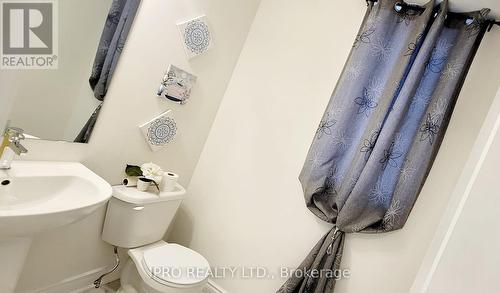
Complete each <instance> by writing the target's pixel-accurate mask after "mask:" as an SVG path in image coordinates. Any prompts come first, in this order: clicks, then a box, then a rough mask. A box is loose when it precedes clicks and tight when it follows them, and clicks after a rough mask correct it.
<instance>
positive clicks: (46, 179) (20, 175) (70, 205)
mask: <svg viewBox="0 0 500 293" xmlns="http://www.w3.org/2000/svg"><path fill="white" fill-rule="evenodd" d="M2 181H3V183H4V184H7V183H8V182H10V183H9V184H8V185H0V238H4V237H13V236H27V235H32V234H36V233H39V232H42V231H45V230H49V229H52V228H56V227H59V226H63V225H67V224H70V223H72V222H75V221H77V220H80V219H82V218H84V217H86V216H87V215H89V214H91V213H92V212H94V211H95V210H96V209H97V208H99V207H100V206H101V205H103V204H105V203H106V202H107V201H108V200H109V198H110V197H111V193H112V189H111V186H110V185H109V184H108V183H107V182H106V181H104V180H103V179H102V178H100V177H99V176H97V175H96V174H94V173H93V172H92V171H90V170H89V169H87V168H86V167H85V166H83V165H82V164H80V163H66V162H13V163H12V168H11V169H10V170H8V171H6V172H5V171H0V183H1V182H2Z"/></svg>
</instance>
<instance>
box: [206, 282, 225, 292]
mask: <svg viewBox="0 0 500 293" xmlns="http://www.w3.org/2000/svg"><path fill="white" fill-rule="evenodd" d="M202 293H228V292H227V291H226V290H224V289H222V287H221V286H219V285H218V284H217V283H215V281H214V280H211V279H210V280H208V286H207V288H206V289H203V291H202Z"/></svg>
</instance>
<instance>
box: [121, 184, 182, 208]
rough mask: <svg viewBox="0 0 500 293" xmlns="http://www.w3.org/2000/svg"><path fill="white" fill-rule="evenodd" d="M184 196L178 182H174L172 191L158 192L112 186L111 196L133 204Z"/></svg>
mask: <svg viewBox="0 0 500 293" xmlns="http://www.w3.org/2000/svg"><path fill="white" fill-rule="evenodd" d="M185 196H186V190H185V189H184V187H182V186H181V185H180V184H179V183H177V184H176V186H175V189H174V190H173V191H168V192H166V191H162V192H160V194H158V193H155V192H144V191H139V190H137V188H135V187H127V186H123V185H117V186H113V197H115V198H117V199H119V200H122V201H124V202H128V203H133V204H148V203H155V202H162V201H170V200H179V199H183V198H184V197H185Z"/></svg>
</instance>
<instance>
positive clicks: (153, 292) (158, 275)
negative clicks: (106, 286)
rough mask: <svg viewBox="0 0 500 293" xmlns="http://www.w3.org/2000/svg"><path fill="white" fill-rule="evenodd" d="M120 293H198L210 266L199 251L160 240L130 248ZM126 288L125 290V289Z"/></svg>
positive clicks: (203, 284)
mask: <svg viewBox="0 0 500 293" xmlns="http://www.w3.org/2000/svg"><path fill="white" fill-rule="evenodd" d="M128 254H129V256H130V260H129V261H128V262H127V264H126V265H125V268H124V269H123V271H122V274H121V286H122V288H124V289H123V291H122V292H120V291H119V292H120V293H135V292H134V291H133V290H131V288H133V289H134V290H135V291H136V292H137V293H200V292H201V290H202V289H203V287H204V286H205V285H206V284H207V282H208V276H209V274H210V267H209V263H208V261H207V260H206V259H205V258H204V257H203V256H201V255H200V254H199V253H197V252H195V251H193V250H191V249H189V248H186V247H183V246H180V245H178V244H169V243H166V242H164V241H159V242H157V243H154V244H151V245H147V246H143V247H139V248H136V249H130V250H129V251H128ZM126 288H128V291H127V290H126Z"/></svg>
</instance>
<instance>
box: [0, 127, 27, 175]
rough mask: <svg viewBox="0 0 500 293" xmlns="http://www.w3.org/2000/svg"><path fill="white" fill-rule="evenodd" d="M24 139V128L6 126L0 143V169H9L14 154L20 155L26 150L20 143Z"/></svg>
mask: <svg viewBox="0 0 500 293" xmlns="http://www.w3.org/2000/svg"><path fill="white" fill-rule="evenodd" d="M23 139H24V130H22V129H21V128H17V127H7V129H6V130H5V132H4V134H3V140H2V145H1V146H0V170H8V169H10V165H11V163H12V160H14V155H18V156H20V155H21V154H25V153H27V152H28V150H27V149H26V148H25V147H24V146H23V145H22V144H21V141H22V140H23Z"/></svg>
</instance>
